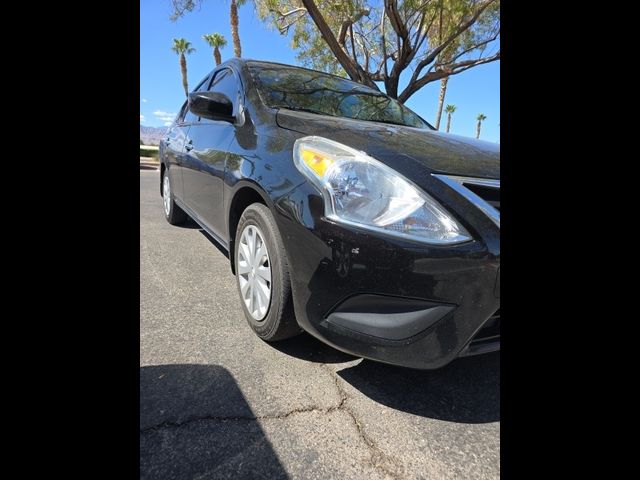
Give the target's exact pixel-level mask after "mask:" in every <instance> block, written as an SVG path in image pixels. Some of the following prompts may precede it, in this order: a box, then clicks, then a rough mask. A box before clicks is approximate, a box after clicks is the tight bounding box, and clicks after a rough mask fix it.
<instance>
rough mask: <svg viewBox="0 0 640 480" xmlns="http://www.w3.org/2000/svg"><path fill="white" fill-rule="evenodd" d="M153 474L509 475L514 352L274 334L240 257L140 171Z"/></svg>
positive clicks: (143, 349)
mask: <svg viewBox="0 0 640 480" xmlns="http://www.w3.org/2000/svg"><path fill="white" fill-rule="evenodd" d="M140 472H141V478H144V479H165V478H175V479H183V478H184V479H187V478H188V479H196V478H198V479H217V478H233V479H244V478H270V479H271V478H274V479H275V478H292V479H340V480H343V479H367V480H373V479H380V478H391V479H405V478H406V479H414V478H415V479H425V480H426V479H467V478H469V479H495V478H499V476H500V354H499V353H494V354H489V355H484V356H479V357H470V358H464V359H460V360H456V361H455V362H453V363H451V364H450V365H448V366H447V367H445V368H442V369H440V370H436V371H417V370H409V369H403V368H398V367H392V366H388V365H383V364H379V363H376V362H372V361H369V360H363V359H361V358H355V357H351V356H349V355H346V354H343V353H341V352H338V351H336V350H334V349H332V348H330V347H328V346H325V345H324V344H322V343H321V342H319V341H317V340H315V339H314V338H312V337H311V336H309V335H307V334H303V335H300V336H298V337H295V338H293V339H289V340H286V341H284V342H280V343H278V344H268V343H265V342H263V341H262V340H260V339H259V338H258V337H257V336H256V335H255V334H254V333H253V332H252V330H251V329H250V328H249V325H248V324H247V322H246V320H245V318H244V315H243V313H242V310H241V308H240V303H239V296H238V293H237V291H236V285H235V278H234V276H233V274H232V273H231V269H230V268H229V261H228V259H227V258H226V256H225V255H224V254H223V252H221V251H220V250H219V248H218V247H216V245H215V244H214V243H213V241H212V240H211V239H210V238H209V237H207V235H206V234H204V232H202V231H201V230H200V229H199V228H198V226H197V225H196V224H195V223H193V222H190V223H188V224H187V225H185V226H182V227H174V226H171V225H169V224H168V223H167V222H166V221H165V219H164V215H163V211H162V200H161V197H160V187H159V171H152V170H142V169H141V170H140Z"/></svg>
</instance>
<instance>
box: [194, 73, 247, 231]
mask: <svg viewBox="0 0 640 480" xmlns="http://www.w3.org/2000/svg"><path fill="white" fill-rule="evenodd" d="M208 90H209V91H211V92H218V93H224V94H225V95H226V96H227V97H229V99H230V100H231V101H232V103H233V115H234V116H235V115H237V111H238V98H239V93H240V92H239V82H238V81H237V78H236V76H235V73H234V72H233V71H232V70H231V69H229V68H223V69H221V70H218V71H217V72H215V73H214V76H213V78H212V80H211V84H210V86H209V88H208ZM234 132H235V130H234V125H233V124H231V123H229V122H226V121H222V120H209V119H205V118H200V119H199V121H198V122H194V123H192V124H191V128H190V129H189V134H188V138H187V141H186V144H185V154H184V156H185V162H184V165H183V167H184V168H183V172H184V174H183V178H184V185H185V195H186V199H187V203H188V205H189V206H190V207H191V209H192V210H193V212H194V213H195V214H196V215H197V217H198V220H199V221H200V223H203V224H204V225H205V226H206V227H207V228H208V229H210V230H211V231H212V232H213V233H214V234H216V236H218V237H219V238H220V239H224V238H225V235H224V232H225V228H224V217H225V215H224V205H223V199H224V195H223V193H224V174H225V164H226V161H227V155H228V147H229V145H230V144H231V142H232V140H233V136H234Z"/></svg>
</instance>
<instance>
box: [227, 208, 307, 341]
mask: <svg viewBox="0 0 640 480" xmlns="http://www.w3.org/2000/svg"><path fill="white" fill-rule="evenodd" d="M249 225H255V226H257V227H258V229H259V230H260V233H262V234H263V235H262V236H263V237H264V243H265V245H266V247H267V251H268V257H269V263H270V267H271V299H270V302H269V307H268V310H267V313H266V316H265V317H264V318H263V319H262V320H256V319H255V318H254V317H253V316H252V315H251V313H250V312H249V310H248V309H247V306H246V304H245V301H244V299H243V297H242V292H241V288H240V273H239V270H238V264H239V260H238V250H239V248H240V242H241V235H242V233H243V231H244V229H245V228H247V227H248V226H249ZM233 250H234V252H233V255H234V259H235V265H236V285H237V287H238V294H239V295H240V304H241V305H242V310H243V312H244V316H245V317H246V319H247V322H248V323H249V326H250V327H251V328H252V330H253V331H254V332H255V333H256V334H257V335H258V337H260V338H261V339H263V340H265V341H267V342H276V341H278V340H284V339H286V338H290V337H294V336H296V335H298V334H299V333H300V332H301V331H302V330H301V329H300V327H299V326H298V322H297V321H296V318H295V314H294V311H293V298H292V296H291V283H290V280H289V264H288V261H287V255H286V252H285V250H284V245H283V243H282V237H281V236H280V232H279V231H278V228H277V226H276V223H275V220H274V219H273V215H272V214H271V212H270V211H269V209H268V208H267V207H266V206H264V205H262V204H260V203H254V204H252V205H249V206H248V207H247V208H246V210H245V211H244V212H243V213H242V215H241V217H240V221H239V222H238V228H237V230H236V237H235V242H234V249H233Z"/></svg>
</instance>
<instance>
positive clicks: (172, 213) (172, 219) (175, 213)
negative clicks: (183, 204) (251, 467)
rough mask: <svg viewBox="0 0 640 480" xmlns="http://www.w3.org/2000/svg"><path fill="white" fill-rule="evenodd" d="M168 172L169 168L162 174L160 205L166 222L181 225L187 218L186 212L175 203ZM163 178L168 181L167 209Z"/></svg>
mask: <svg viewBox="0 0 640 480" xmlns="http://www.w3.org/2000/svg"><path fill="white" fill-rule="evenodd" d="M170 172H171V170H169V169H167V170H165V171H164V175H163V176H162V201H163V205H162V206H163V211H164V218H166V219H167V222H169V223H170V224H171V225H182V224H183V223H184V222H185V221H186V220H187V214H186V213H185V211H184V210H182V209H181V208H180V207H179V206H178V205H176V202H175V200H174V198H173V188H172V184H173V182H172V180H171V175H170ZM165 179H166V181H168V182H169V202H168V206H169V211H167V203H165V198H164V197H165V195H166V193H165V192H166V190H165V184H164V182H165Z"/></svg>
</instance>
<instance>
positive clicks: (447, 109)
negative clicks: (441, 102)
mask: <svg viewBox="0 0 640 480" xmlns="http://www.w3.org/2000/svg"><path fill="white" fill-rule="evenodd" d="M444 111H445V112H447V133H449V128H451V114H453V112H455V111H456V106H455V105H447V106H446V107H445V109H444Z"/></svg>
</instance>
